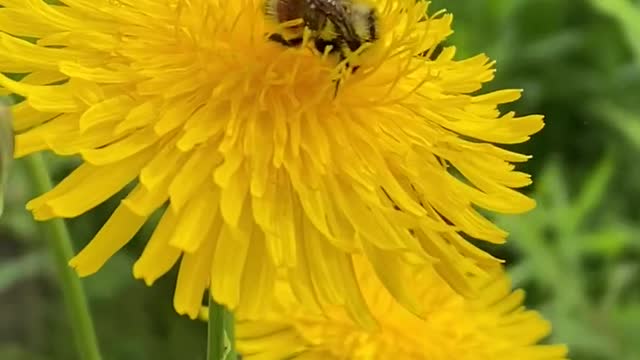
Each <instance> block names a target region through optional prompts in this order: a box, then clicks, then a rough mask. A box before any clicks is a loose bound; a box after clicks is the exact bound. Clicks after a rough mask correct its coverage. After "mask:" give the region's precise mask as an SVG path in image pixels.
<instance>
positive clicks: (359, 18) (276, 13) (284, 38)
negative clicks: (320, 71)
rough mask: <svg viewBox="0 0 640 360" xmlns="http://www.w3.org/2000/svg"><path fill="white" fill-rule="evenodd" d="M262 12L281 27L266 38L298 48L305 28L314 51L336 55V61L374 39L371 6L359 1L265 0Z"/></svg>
mask: <svg viewBox="0 0 640 360" xmlns="http://www.w3.org/2000/svg"><path fill="white" fill-rule="evenodd" d="M265 13H266V14H267V16H269V17H271V18H272V19H274V20H275V21H276V22H277V23H279V24H281V25H283V28H284V30H285V31H284V34H279V33H276V34H271V35H269V39H270V40H272V41H275V42H277V43H280V44H282V45H284V46H287V47H298V46H300V45H302V42H303V34H304V29H305V28H307V29H309V31H310V35H311V36H310V40H312V41H313V44H314V47H315V48H316V50H318V51H319V52H320V53H321V54H324V53H325V52H328V53H330V54H337V55H338V56H339V58H340V61H343V60H345V59H346V58H347V54H349V53H350V52H354V51H356V50H358V49H359V48H360V47H361V46H362V45H364V44H366V43H373V42H374V41H375V40H376V39H377V38H378V20H377V16H376V11H375V8H374V7H373V6H371V5H368V4H366V3H365V2H363V0H267V1H266V3H265ZM296 20H298V21H297V22H296ZM300 20H301V21H300ZM355 69H356V68H355V67H354V68H353V70H354V71H355Z"/></svg>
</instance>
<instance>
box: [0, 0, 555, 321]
mask: <svg viewBox="0 0 640 360" xmlns="http://www.w3.org/2000/svg"><path fill="white" fill-rule="evenodd" d="M0 5H2V6H4V8H0V12H4V13H5V14H10V15H11V19H12V21H10V22H0V72H2V73H8V72H13V73H24V74H28V75H26V76H25V77H24V78H22V79H21V80H19V81H16V80H12V79H10V78H9V77H7V76H5V75H0V86H1V87H2V88H4V89H5V90H7V91H8V92H11V93H15V94H18V95H20V96H22V97H24V99H25V100H24V101H22V102H20V103H18V104H16V105H14V106H12V112H13V113H14V116H15V124H14V128H15V132H16V144H15V156H16V157H24V156H26V155H29V154H32V153H35V152H39V151H44V150H51V151H53V152H54V153H56V154H58V155H61V156H71V155H77V156H80V157H81V158H82V160H83V163H82V165H80V166H79V167H78V168H77V169H76V170H75V171H73V172H72V173H71V174H70V175H69V176H68V177H66V178H65V179H64V180H63V181H62V182H61V183H60V184H58V185H57V186H56V187H55V188H54V189H53V190H51V191H50V192H48V193H45V194H42V195H41V196H39V197H37V198H35V199H33V200H32V201H31V202H29V204H28V209H29V210H31V211H32V212H33V215H34V216H35V218H36V219H39V220H46V219H51V218H56V217H61V218H73V217H76V216H79V215H81V214H83V213H85V212H87V211H89V210H91V209H92V208H94V207H96V206H98V205H99V204H101V203H103V202H104V201H106V200H107V199H108V198H110V197H111V196H113V195H114V194H116V193H117V192H119V191H120V190H121V189H123V188H124V187H125V186H127V185H128V184H130V183H134V184H135V186H134V187H133V189H132V190H131V191H130V192H129V193H128V195H127V196H126V197H125V198H124V199H123V200H122V201H121V203H120V204H119V206H118V208H117V209H116V210H115V211H114V212H113V214H112V215H111V217H110V218H109V220H108V221H107V222H106V223H105V224H104V226H103V227H102V229H101V230H100V231H99V232H98V233H97V234H95V236H94V237H93V239H91V240H90V241H89V242H88V243H87V245H86V246H85V247H84V249H82V251H80V252H79V253H78V254H77V256H76V257H75V258H73V259H72V260H71V266H73V267H74V268H75V269H76V271H77V272H78V274H79V275H81V276H88V275H91V274H93V273H95V272H96V271H98V270H99V269H100V268H101V267H102V266H103V265H104V264H105V262H106V261H108V259H109V258H110V257H111V256H112V255H113V254H114V253H116V252H117V251H119V250H120V249H121V248H122V247H123V246H125V245H126V244H127V243H128V242H129V241H130V240H131V239H132V238H133V236H134V235H135V234H136V233H137V232H138V231H139V230H140V228H141V227H142V226H143V225H144V224H145V223H146V222H147V221H148V220H149V218H150V217H151V215H152V214H154V213H156V212H157V213H160V214H161V218H160V221H159V223H158V224H157V226H156V228H155V231H154V232H153V235H152V236H151V238H150V239H149V240H148V243H147V245H146V248H145V250H144V252H143V253H142V254H141V256H140V258H139V259H138V261H137V262H136V263H135V265H134V268H133V274H134V276H135V277H136V278H139V279H143V280H144V281H145V282H146V283H147V284H152V283H153V282H154V281H156V280H157V279H158V278H159V277H161V276H162V275H164V274H165V273H167V272H168V271H169V270H170V269H171V268H173V267H174V266H177V267H179V275H178V279H177V283H176V290H175V297H174V305H175V308H176V310H177V311H178V312H179V313H181V314H187V315H189V316H191V317H196V316H198V313H199V309H200V307H201V304H202V300H203V296H204V294H205V292H207V290H208V291H209V292H210V294H211V295H212V296H213V298H214V299H215V300H216V301H217V302H219V303H221V304H224V305H226V306H227V307H229V308H230V309H233V310H235V311H236V313H237V314H238V316H242V317H247V318H254V317H258V316H260V314H262V313H264V311H266V309H269V308H270V305H271V304H272V302H273V294H274V287H275V283H276V279H284V280H283V281H286V282H287V283H288V284H290V286H291V288H292V291H293V293H294V294H295V297H296V298H297V299H299V300H300V301H301V302H302V303H304V304H306V305H308V306H311V307H314V308H316V309H324V308H327V307H328V306H340V307H344V308H345V309H346V311H347V312H348V313H349V314H350V316H351V317H352V318H354V319H355V320H356V321H357V322H358V323H360V324H363V325H366V326H369V327H373V326H375V323H376V321H375V318H374V316H373V315H372V313H371V309H370V306H369V305H368V304H367V302H366V300H365V298H364V296H363V293H362V290H361V284H360V282H359V279H358V277H357V276H356V272H355V270H354V263H353V262H354V260H353V257H354V256H356V255H358V256H359V255H362V256H364V258H365V259H366V261H367V262H368V263H369V264H370V265H371V267H372V271H373V273H374V274H375V276H376V277H377V279H379V280H380V282H381V283H382V285H383V286H384V288H385V289H387V290H388V291H389V292H390V294H391V295H392V296H393V297H394V298H395V299H397V301H398V302H399V303H400V304H402V306H404V307H405V308H407V309H409V310H410V311H411V312H413V313H419V312H420V311H422V309H421V307H422V305H421V303H420V301H418V300H417V299H416V297H415V296H414V295H412V292H411V291H409V289H410V288H411V287H412V286H413V283H412V281H410V280H408V279H411V277H410V276H411V271H412V269H414V268H415V267H419V268H427V269H433V271H435V272H436V273H437V274H438V276H441V277H442V278H443V279H444V281H446V283H447V284H448V286H450V287H451V288H453V289H455V291H456V292H457V293H459V294H463V295H474V294H476V292H477V289H476V288H475V285H474V282H472V281H470V280H469V277H468V276H467V275H468V274H470V273H473V274H476V276H477V277H483V276H488V272H487V269H489V268H492V267H493V266H495V264H497V263H498V261H499V260H498V259H495V258H493V257H492V256H491V255H489V254H487V253H485V252H484V251H482V250H480V249H479V248H477V247H475V246H474V245H473V244H472V243H470V242H469V241H468V239H469V238H473V239H476V240H479V241H484V242H490V243H502V242H504V241H505V238H506V236H507V234H506V232H505V231H503V230H502V229H500V228H498V227H497V226H496V225H494V224H493V223H492V222H490V221H489V220H487V219H486V218H485V217H484V216H483V215H482V214H481V213H480V212H479V209H485V210H490V211H494V212H500V213H521V212H525V211H528V210H530V209H531V208H532V207H533V206H534V205H535V204H534V201H533V200H531V199H529V198H527V197H526V196H524V195H522V194H521V193H520V192H518V188H521V187H524V186H527V185H529V184H530V182H531V180H530V178H529V176H528V175H526V174H523V173H521V172H518V171H516V170H515V165H514V164H515V163H519V162H523V161H526V160H527V159H528V156H525V155H521V154H517V153H514V152H511V151H508V150H504V149H502V148H501V147H500V145H503V144H515V143H521V142H524V141H527V140H528V139H529V137H530V136H531V135H532V134H534V133H536V132H537V131H539V130H540V129H541V128H542V127H543V121H542V117H541V116H538V115H529V116H522V117H518V116H516V115H515V114H514V113H506V114H502V113H500V111H499V110H498V106H499V105H501V104H505V103H510V102H513V101H515V100H517V99H518V98H519V97H520V91H519V90H500V91H494V92H489V93H482V92H481V89H482V86H483V84H484V83H486V82H489V81H490V80H491V79H492V78H493V74H494V69H493V65H494V63H493V62H492V61H491V60H489V59H488V58H487V57H486V56H485V55H478V56H475V57H472V58H469V59H462V60H458V59H456V58H455V48H453V47H444V48H442V49H441V51H438V52H437V53H435V49H437V48H438V46H439V44H441V43H442V42H443V41H444V40H445V39H446V37H447V36H448V35H449V34H450V33H451V21H452V16H451V15H450V14H447V13H444V12H436V13H434V14H431V15H428V14H430V12H429V8H428V6H429V5H428V3H427V2H422V1H414V0H375V1H367V2H364V1H347V0H297V1H294V0H289V1H287V0H279V1H271V0H268V1H266V2H265V1H264V0H235V1H226V0H190V1H181V0H167V1H130V0H118V1H113V0H98V1H88V0H65V1H64V5H59V4H58V5H56V4H48V3H46V2H44V1H41V0H29V1H18V2H16V1H3V0H0ZM25 24H26V25H25ZM25 38H29V39H35V41H28V40H25Z"/></svg>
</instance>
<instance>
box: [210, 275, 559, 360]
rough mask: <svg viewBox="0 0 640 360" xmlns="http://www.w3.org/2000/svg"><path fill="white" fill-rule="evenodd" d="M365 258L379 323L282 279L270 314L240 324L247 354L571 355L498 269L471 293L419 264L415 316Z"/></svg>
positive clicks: (546, 358)
mask: <svg viewBox="0 0 640 360" xmlns="http://www.w3.org/2000/svg"><path fill="white" fill-rule="evenodd" d="M362 264H363V263H361V265H360V266H358V267H357V268H358V270H357V273H358V277H359V279H360V280H361V282H362V284H364V285H363V287H362V289H363V293H364V294H365V298H366V299H367V300H368V302H369V305H370V306H371V309H372V311H373V314H374V316H375V318H376V319H377V320H378V322H379V324H380V326H379V328H378V329H376V330H365V329H363V328H362V327H360V326H358V325H357V324H355V323H354V322H353V320H351V319H350V318H349V317H348V316H346V314H345V313H344V312H343V311H341V309H332V310H329V311H326V312H325V313H326V314H327V315H328V316H323V314H319V313H314V312H313V311H310V310H308V309H305V308H304V307H303V306H302V305H301V304H299V303H298V302H297V301H296V300H295V299H294V297H293V296H292V294H291V293H290V292H289V291H287V288H286V285H285V284H283V286H282V287H281V288H280V292H279V293H278V300H279V301H278V302H277V306H276V307H275V308H274V310H273V311H272V312H270V313H269V315H267V316H266V317H265V319H262V320H258V321H240V322H239V323H238V324H237V328H236V336H237V347H238V350H239V352H240V353H242V354H243V359H247V360H251V359H254V358H255V359H355V360H365V359H370V360H373V359H415V360H421V359H424V360H427V359H428V360H449V359H456V360H508V359H509V360H510V359H522V360H533V359H536V360H561V359H566V355H567V349H566V347H565V346H564V345H540V344H538V343H539V342H540V340H541V339H543V338H544V337H546V336H547V335H548V334H549V332H550V330H551V326H550V324H549V323H548V322H547V321H545V320H544V319H543V318H542V317H541V316H540V315H539V314H538V313H537V312H535V311H531V310H526V309H525V308H524V307H523V305H522V302H523V299H524V294H523V292H522V291H521V290H517V291H514V292H512V291H511V282H510V279H509V278H508V276H507V275H506V274H504V273H503V272H501V271H497V272H495V273H493V274H492V276H491V277H489V279H490V280H489V281H485V280H482V281H481V282H480V284H479V294H478V297H477V298H474V299H469V298H465V297H463V296H461V295H459V294H457V293H455V292H454V291H452V290H451V288H450V287H449V286H448V285H447V284H446V283H445V282H444V281H443V280H442V279H441V277H440V276H438V275H437V274H436V273H435V272H433V270H431V269H427V270H425V271H420V272H419V273H418V274H416V276H415V277H414V278H413V279H412V281H413V284H414V285H415V286H414V291H415V292H416V294H417V296H418V297H419V299H420V301H421V302H422V303H423V305H424V309H425V311H424V312H423V313H422V314H419V315H420V316H416V315H415V314H412V313H410V312H408V311H407V310H406V309H405V308H404V307H403V306H401V305H400V304H399V303H398V302H397V301H395V300H394V299H393V297H392V296H391V295H390V294H389V293H388V292H387V291H386V290H385V289H384V287H383V286H382V284H381V283H380V282H379V281H378V280H377V279H376V278H375V276H374V273H373V271H372V270H371V269H370V268H368V267H367V266H362ZM203 314H205V313H204V312H203Z"/></svg>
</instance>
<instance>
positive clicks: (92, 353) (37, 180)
mask: <svg viewBox="0 0 640 360" xmlns="http://www.w3.org/2000/svg"><path fill="white" fill-rule="evenodd" d="M25 163H26V168H27V171H28V172H29V175H30V176H29V177H30V178H31V181H32V182H33V188H34V192H35V193H36V194H42V193H45V192H47V191H49V190H51V188H52V183H51V178H50V177H49V172H48V170H47V165H46V163H45V161H44V159H43V158H42V155H41V154H34V155H31V156H29V157H28V158H26V159H25ZM40 226H41V228H42V231H43V233H44V235H45V238H46V239H47V242H48V243H49V247H50V248H51V253H52V254H53V260H54V265H55V268H56V270H57V272H58V277H59V279H60V285H61V287H62V293H63V297H64V302H65V305H66V307H67V312H68V314H67V315H68V316H69V321H70V324H71V331H72V333H73V335H74V337H75V341H76V345H77V348H78V352H79V355H80V356H79V358H80V359H82V360H101V358H102V357H101V356H100V351H99V350H98V341H97V338H96V334H95V330H94V328H93V320H92V319H91V315H90V313H89V305H88V303H87V299H86V297H85V294H84V290H83V288H82V283H81V282H80V279H79V278H78V276H77V275H76V274H75V273H74V272H73V270H72V269H71V268H70V267H69V264H68V263H69V259H71V257H72V256H73V247H72V243H71V236H70V235H69V230H68V229H67V227H66V225H65V223H64V221H63V220H62V219H52V220H48V221H45V222H42V223H40Z"/></svg>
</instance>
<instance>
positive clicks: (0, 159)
mask: <svg viewBox="0 0 640 360" xmlns="http://www.w3.org/2000/svg"><path fill="white" fill-rule="evenodd" d="M8 104H9V101H6V100H4V99H1V98H0V216H1V215H2V212H3V210H4V189H5V187H6V186H7V180H8V179H9V169H10V167H11V163H12V162H13V152H14V138H13V119H12V117H11V112H10V111H9V106H8Z"/></svg>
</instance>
